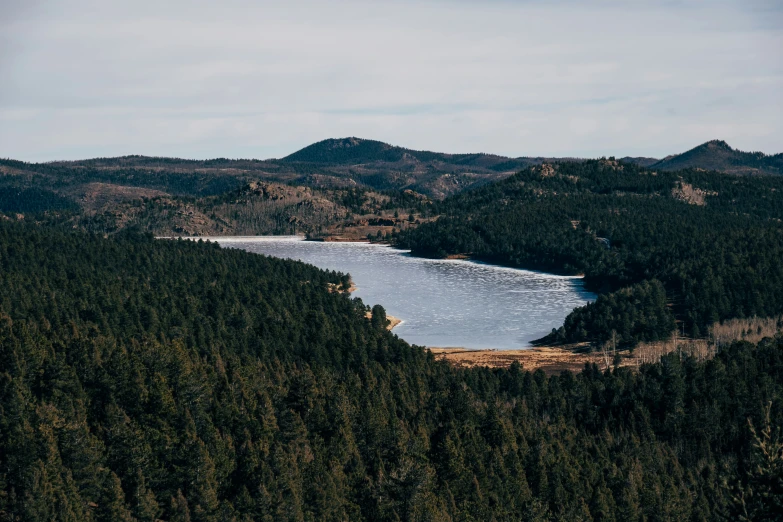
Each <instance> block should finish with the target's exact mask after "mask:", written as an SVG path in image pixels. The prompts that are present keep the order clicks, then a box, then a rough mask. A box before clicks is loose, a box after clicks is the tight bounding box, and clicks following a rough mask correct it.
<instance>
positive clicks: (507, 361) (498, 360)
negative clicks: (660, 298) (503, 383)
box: [429, 347, 602, 375]
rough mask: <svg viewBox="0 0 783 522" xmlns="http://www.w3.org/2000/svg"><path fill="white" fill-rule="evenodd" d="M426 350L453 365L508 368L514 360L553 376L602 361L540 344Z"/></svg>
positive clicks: (594, 355)
mask: <svg viewBox="0 0 783 522" xmlns="http://www.w3.org/2000/svg"><path fill="white" fill-rule="evenodd" d="M429 350H430V351H431V352H432V353H433V354H435V357H436V358H439V359H443V360H446V361H448V362H450V363H451V364H453V365H455V366H460V367H465V368H472V367H474V366H486V367H489V368H508V367H509V366H511V364H512V363H513V362H515V361H517V362H519V363H520V364H521V365H522V367H523V368H524V369H525V370H530V371H535V370H538V369H541V370H543V371H544V372H545V373H547V374H549V375H552V374H558V373H560V372H562V371H564V370H568V371H573V372H579V371H582V369H583V368H584V366H585V363H596V364H598V365H599V366H600V365H601V364H602V360H601V355H600V354H597V353H580V352H576V351H574V349H573V347H571V348H556V347H540V348H527V349H522V350H494V349H487V350H468V349H466V348H459V347H453V348H436V347H430V348H429Z"/></svg>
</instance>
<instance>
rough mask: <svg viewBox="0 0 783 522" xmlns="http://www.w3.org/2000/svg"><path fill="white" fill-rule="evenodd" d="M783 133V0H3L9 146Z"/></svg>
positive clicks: (663, 141)
mask: <svg viewBox="0 0 783 522" xmlns="http://www.w3.org/2000/svg"><path fill="white" fill-rule="evenodd" d="M348 136H356V137H360V138H367V139H376V140H381V141H385V142H387V143H391V144H394V145H400V146H404V147H407V148H411V149H419V150H434V151H439V152H453V153H469V152H486V153H494V154H502V155H505V156H512V157H518V156H570V157H599V156H627V155H630V156H651V157H663V156H666V155H668V154H673V153H678V152H683V151H685V150H687V149H690V148H692V147H694V146H696V145H698V144H700V143H703V142H705V141H708V140H711V139H723V140H726V141H727V142H728V143H729V144H730V145H732V146H733V147H735V148H739V149H741V150H752V151H757V150H760V151H763V152H766V153H778V152H783V2H781V1H779V0H707V1H673V0H672V1H666V0H650V1H643V0H638V1H637V0H621V1H615V0H597V1H592V0H591V1H588V0H581V1H570V0H549V1H543V0H540V1H539V0H530V1H526V0H516V1H514V0H483V1H481V2H478V1H476V2H469V1H464V0H440V1H416V2H413V1H407V0H396V1H394V2H392V1H374V0H362V1H353V0H332V1H330V2H324V1H318V2H309V1H295V0H289V1H287V2H267V1H263V0H256V1H251V0H224V1H221V2H213V1H209V2H207V1H201V0H168V1H166V2H160V1H159V0H155V1H148V0H134V1H133V2H130V1H126V2H119V1H111V0H101V1H83V0H57V1H52V0H49V1H43V0H0V157H7V158H14V159H21V160H25V161H50V160H56V159H80V158H88V157H98V156H103V157H106V156H120V155H126V154H144V155H150V156H176V157H184V158H214V157H227V158H259V159H265V158H272V157H283V156H285V155H287V154H290V153H292V152H294V151H296V150H298V149H300V148H302V147H304V146H307V145H309V144H311V143H313V142H316V141H319V140H322V139H326V138H340V137H348Z"/></svg>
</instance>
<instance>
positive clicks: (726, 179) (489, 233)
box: [397, 160, 783, 344]
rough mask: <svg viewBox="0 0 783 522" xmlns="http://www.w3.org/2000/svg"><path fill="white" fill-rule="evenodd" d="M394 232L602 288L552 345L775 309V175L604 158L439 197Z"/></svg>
mask: <svg viewBox="0 0 783 522" xmlns="http://www.w3.org/2000/svg"><path fill="white" fill-rule="evenodd" d="M439 211H440V212H441V214H442V216H441V217H440V218H439V219H438V220H437V221H436V222H434V223H426V224H424V225H422V226H421V227H419V228H417V229H415V230H411V231H407V232H404V233H403V234H401V235H400V236H399V237H398V240H397V241H398V244H399V245H401V246H405V247H409V248H411V249H412V250H413V252H414V253H415V254H418V255H425V256H434V257H443V256H446V255H449V254H468V255H471V256H473V257H476V258H479V259H484V260H488V261H492V262H497V263H503V264H509V265H513V266H519V267H525V268H532V269H539V270H547V271H553V272H558V273H564V274H584V275H585V282H586V284H587V286H588V287H589V288H591V289H593V290H596V291H599V292H601V293H602V295H601V296H600V297H599V298H598V300H597V301H596V302H595V303H594V304H591V305H588V306H587V307H584V308H581V309H577V310H575V311H574V313H572V314H571V315H570V316H569V317H568V318H567V319H566V322H565V325H564V327H563V328H561V329H560V330H559V331H558V332H557V333H556V335H553V336H552V337H550V338H549V339H548V340H549V341H550V342H554V341H569V342H572V341H585V340H588V341H592V342H602V341H605V340H606V339H607V338H608V337H609V336H610V335H611V332H612V330H614V331H616V332H617V333H618V334H619V336H620V339H621V340H622V341H623V342H625V343H628V344H632V343H635V342H638V341H655V340H659V339H664V338H668V337H669V336H670V334H671V332H672V330H674V328H675V323H674V320H675V319H677V320H679V321H680V322H681V324H680V326H679V328H678V330H680V331H684V332H685V333H686V334H689V335H693V336H696V337H699V336H701V335H704V334H706V333H707V327H708V326H709V325H711V324H712V323H714V322H716V321H720V320H724V319H728V318H731V317H751V316H755V315H757V316H761V317H767V316H772V315H777V314H780V313H782V312H783V263H781V262H780V260H781V259H783V223H781V219H782V218H783V177H777V176H768V177H736V176H731V175H728V174H721V173H717V172H705V171H700V170H685V171H678V172H667V171H658V170H654V169H649V170H648V169H644V168H641V167H638V166H636V165H633V164H623V163H620V162H617V161H614V160H593V161H587V162H583V163H560V164H546V165H543V166H536V167H531V168H529V169H527V170H524V171H522V172H520V173H519V174H516V175H514V176H512V177H511V178H508V179H506V180H504V181H502V182H499V183H496V184H493V185H490V186H487V187H482V188H481V189H478V190H475V191H471V192H467V193H464V194H461V195H458V196H455V197H453V198H449V199H447V200H446V201H444V202H443V203H442V204H440V206H439Z"/></svg>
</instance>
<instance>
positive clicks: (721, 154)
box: [643, 140, 783, 175]
mask: <svg viewBox="0 0 783 522" xmlns="http://www.w3.org/2000/svg"><path fill="white" fill-rule="evenodd" d="M643 166H649V167H650V168H651V169H660V170H680V169H688V168H700V169H705V170H717V171H720V172H727V173H730V174H778V175H780V174H783V153H781V154H772V155H767V154H764V153H763V152H743V151H741V150H737V149H734V148H732V147H731V146H730V145H729V144H728V143H726V142H725V141H723V140H712V141H708V142H707V143H703V144H701V145H699V146H698V147H695V148H693V149H691V150H689V151H687V152H683V153H682V154H675V155H674V156H667V157H666V158H664V159H662V160H660V161H657V162H655V163H652V164H650V165H643Z"/></svg>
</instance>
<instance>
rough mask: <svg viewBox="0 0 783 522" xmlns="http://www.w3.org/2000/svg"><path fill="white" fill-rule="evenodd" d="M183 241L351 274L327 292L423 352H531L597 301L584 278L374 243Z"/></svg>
mask: <svg viewBox="0 0 783 522" xmlns="http://www.w3.org/2000/svg"><path fill="white" fill-rule="evenodd" d="M183 239H192V240H196V239H198V240H200V241H209V242H215V243H218V244H222V246H223V247H225V248H240V249H242V250H246V251H248V252H255V253H258V254H262V255H268V256H274V257H279V258H283V259H292V260H298V261H302V262H305V263H309V264H313V265H315V266H318V267H320V268H322V269H325V270H331V271H335V272H338V273H342V274H345V275H350V281H347V282H346V281H345V279H343V281H344V283H343V284H345V287H344V286H343V284H337V283H332V284H329V285H328V287H329V291H331V292H344V293H346V294H348V295H351V294H352V297H357V294H358V297H359V298H361V299H362V301H363V302H365V303H368V304H373V303H376V304H381V305H382V306H383V307H384V308H385V309H386V311H387V315H388V316H390V320H391V321H392V322H391V324H390V327H391V328H390V329H393V330H394V332H395V333H396V334H397V335H399V336H400V337H402V338H403V339H405V340H406V341H408V342H409V343H411V344H416V345H419V346H461V347H466V348H485V347H495V348H498V349H499V350H502V351H507V352H509V353H511V352H513V351H514V350H517V349H520V348H532V346H531V345H532V344H533V342H534V341H535V340H536V339H539V338H541V336H542V335H545V334H546V333H548V332H549V331H551V329H552V328H553V327H554V328H556V327H558V326H560V325H561V324H562V321H563V318H565V317H566V316H567V315H568V314H569V313H570V312H571V310H572V309H573V308H575V307H578V306H582V305H584V304H585V303H586V302H589V301H592V300H594V299H595V296H594V295H591V293H590V292H587V291H585V289H584V288H583V285H582V284H581V281H580V278H579V277H575V276H563V275H558V274H552V273H547V272H540V271H534V270H529V269H524V268H519V267H512V266H507V265H502V264H495V263H491V262H488V261H485V260H480V259H475V258H468V256H450V257H451V259H433V258H431V257H426V256H416V255H413V254H412V253H410V252H409V251H407V250H405V249H402V248H399V247H393V246H390V245H387V244H379V243H376V242H368V241H350V242H347V241H344V242H329V241H327V242H323V241H307V240H305V238H303V237H302V236H301V235H289V236H202V237H198V238H196V237H193V238H191V237H187V238H185V237H183ZM341 244H342V246H341ZM455 258H456V259H455ZM343 277H344V276H343ZM391 318H394V319H391ZM400 318H404V319H405V320H404V321H400V320H399V319H400ZM501 318H502V319H501ZM471 357H474V356H471Z"/></svg>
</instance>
